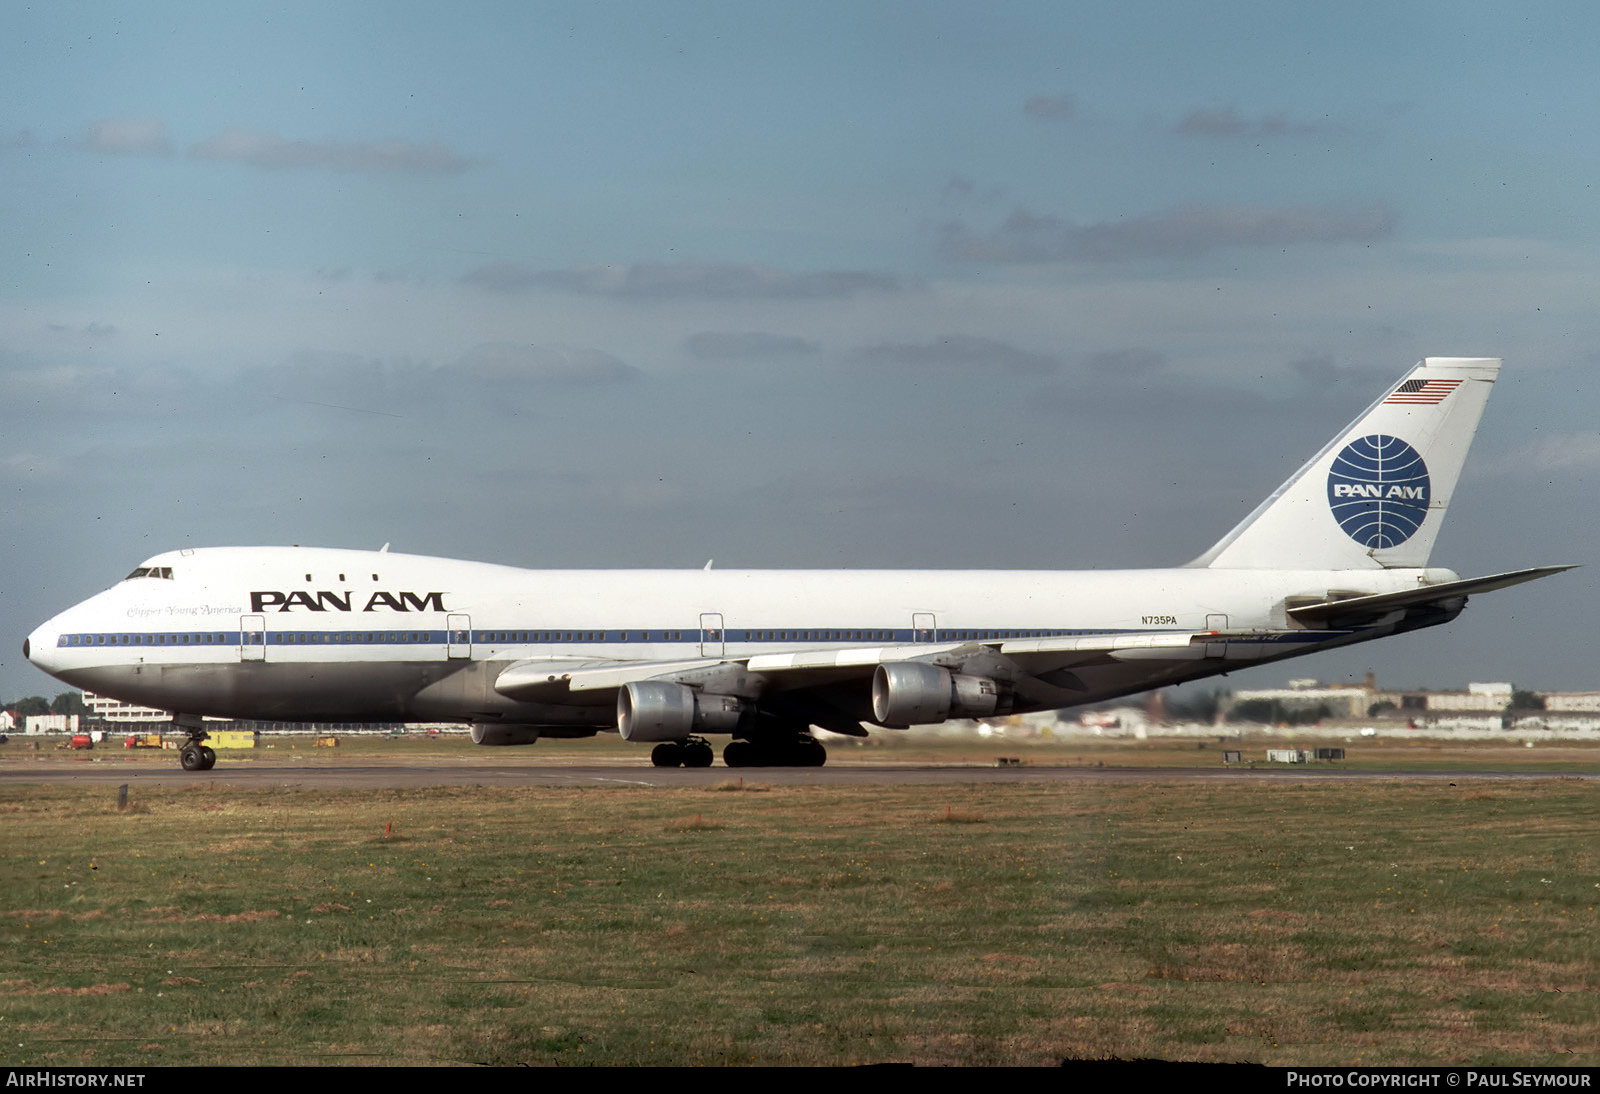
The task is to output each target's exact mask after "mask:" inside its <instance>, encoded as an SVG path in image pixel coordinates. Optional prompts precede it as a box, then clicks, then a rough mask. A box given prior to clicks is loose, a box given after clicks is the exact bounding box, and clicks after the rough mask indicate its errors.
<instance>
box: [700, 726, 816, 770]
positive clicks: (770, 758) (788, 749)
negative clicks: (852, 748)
mask: <svg viewBox="0 0 1600 1094" xmlns="http://www.w3.org/2000/svg"><path fill="white" fill-rule="evenodd" d="M722 762H723V763H725V764H727V765H728V766H729V767H821V766H822V765H823V764H825V763H827V762H828V750H827V749H825V748H823V747H822V742H821V741H818V740H817V739H816V738H815V737H813V736H811V734H809V733H802V734H799V735H798V736H796V737H793V738H791V739H790V740H787V741H784V740H777V741H774V740H771V739H758V740H754V741H730V742H728V747H726V748H724V749H723V750H722Z"/></svg>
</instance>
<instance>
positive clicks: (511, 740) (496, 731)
mask: <svg viewBox="0 0 1600 1094" xmlns="http://www.w3.org/2000/svg"><path fill="white" fill-rule="evenodd" d="M538 739H539V727H538V726H530V725H515V724H512V725H501V724H498V723H495V722H473V723H472V743H473V744H475V745H531V744H533V743H534V742H535V741H537V740H538Z"/></svg>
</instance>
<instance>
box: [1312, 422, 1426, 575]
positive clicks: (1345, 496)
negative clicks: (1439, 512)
mask: <svg viewBox="0 0 1600 1094" xmlns="http://www.w3.org/2000/svg"><path fill="white" fill-rule="evenodd" d="M1328 508H1329V509H1331V510H1332V511H1333V519H1334V520H1336V521H1338V522H1339V527H1340V528H1343V529H1344V530H1345V534H1346V535H1348V536H1349V537H1350V538H1351V539H1353V540H1355V541H1356V542H1357V543H1359V544H1361V546H1363V547H1366V548H1368V549H1369V550H1378V549H1381V548H1384V547H1398V546H1400V545H1401V544H1402V543H1404V542H1405V541H1406V540H1408V539H1410V538H1411V537H1412V536H1413V535H1415V534H1416V531H1417V529H1418V528H1420V527H1422V522H1423V521H1424V520H1426V519H1427V516H1428V465H1427V464H1426V463H1424V462H1423V460H1422V453H1420V452H1418V451H1417V450H1416V449H1415V448H1412V447H1411V446H1410V445H1409V444H1407V443H1406V442H1405V441H1402V440H1401V439H1400V438H1399V437H1388V436H1385V435H1384V434H1381V433H1374V434H1372V435H1371V436H1368V437H1361V438H1359V439H1358V440H1354V441H1351V442H1350V443H1349V444H1347V445H1345V447H1344V451H1342V452H1340V453H1339V454H1338V455H1337V456H1335V457H1334V459H1333V467H1332V468H1331V469H1330V470H1329V471H1328Z"/></svg>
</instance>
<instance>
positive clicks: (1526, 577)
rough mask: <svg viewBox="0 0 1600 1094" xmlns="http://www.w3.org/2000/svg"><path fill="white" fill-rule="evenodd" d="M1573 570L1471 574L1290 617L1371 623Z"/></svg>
mask: <svg viewBox="0 0 1600 1094" xmlns="http://www.w3.org/2000/svg"><path fill="white" fill-rule="evenodd" d="M1570 569H1573V566H1572V565H1566V566H1535V567H1533V568H1531V569H1527V570H1512V571H1510V572H1509V573H1503V574H1491V575H1489V576H1488V577H1470V578H1467V579H1465V580H1463V581H1447V582H1444V583H1443V584H1441V585H1423V586H1419V587H1417V588H1415V589H1405V590H1403V591H1401V592H1398V593H1377V594H1375V595H1373V596H1351V597H1344V598H1342V599H1336V600H1325V601H1322V602H1320V603H1317V604H1301V605H1299V606H1298V607H1293V608H1290V609H1289V616H1290V618H1292V619H1294V620H1295V621H1296V622H1298V623H1304V624H1306V625H1307V626H1314V627H1335V628H1337V627H1353V626H1360V625H1362V624H1365V623H1370V622H1372V621H1374V620H1376V619H1379V618H1381V617H1383V616H1385V615H1388V614H1389V613H1390V612H1394V611H1400V610H1402V609H1406V608H1422V607H1434V606H1437V607H1449V606H1451V602H1452V601H1457V600H1460V601H1465V600H1466V598H1467V597H1469V596H1472V595H1473V594H1475V593H1487V592H1492V591H1494V590H1495V589H1504V588H1507V587H1509V586H1512V585H1520V584H1522V583H1523V582H1524V581H1536V580H1538V579H1539V578H1541V577H1549V576H1550V575H1551V574H1559V573H1561V572H1562V571H1563V570H1570Z"/></svg>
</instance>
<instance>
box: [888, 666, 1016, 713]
mask: <svg viewBox="0 0 1600 1094" xmlns="http://www.w3.org/2000/svg"><path fill="white" fill-rule="evenodd" d="M999 706H1000V686H999V685H998V684H996V683H995V682H994V681H993V680H990V679H989V678H988V677H986V676H965V675H961V674H959V673H953V672H951V671H950V670H949V669H942V668H940V667H939V666H938V665H930V664H928V663H927V662H926V661H895V662H892V663H890V664H886V665H879V666H878V668H877V671H875V672H874V673H873V674H872V716H873V718H874V719H876V720H877V722H878V724H879V725H884V726H889V727H890V728H892V729H905V728H906V727H907V726H923V725H933V724H936V723H939V722H943V721H945V720H947V719H949V718H986V717H988V716H989V715H991V714H993V713H994V712H995V711H996V710H997V709H999Z"/></svg>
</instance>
